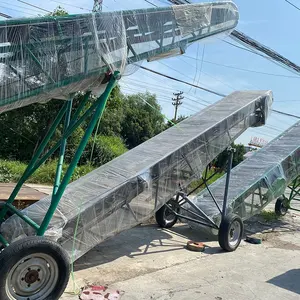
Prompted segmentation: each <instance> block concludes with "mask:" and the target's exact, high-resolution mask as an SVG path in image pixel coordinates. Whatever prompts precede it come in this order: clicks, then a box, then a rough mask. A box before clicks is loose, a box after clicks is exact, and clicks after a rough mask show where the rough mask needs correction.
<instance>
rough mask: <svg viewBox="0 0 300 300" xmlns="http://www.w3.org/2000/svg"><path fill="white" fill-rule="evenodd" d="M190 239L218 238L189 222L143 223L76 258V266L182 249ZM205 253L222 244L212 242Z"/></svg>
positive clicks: (202, 240) (218, 251)
mask: <svg viewBox="0 0 300 300" xmlns="http://www.w3.org/2000/svg"><path fill="white" fill-rule="evenodd" d="M188 240H193V241H197V242H204V243H205V242H208V241H213V240H216V237H215V236H213V235H211V234H209V233H208V232H205V231H203V232H202V231H201V230H193V229H191V228H190V227H189V226H187V225H185V224H182V225H181V224H179V225H177V226H175V227H173V228H170V229H161V228H159V227H158V226H157V225H156V224H151V225H141V226H137V227H135V228H132V229H130V230H127V231H124V232H122V233H120V234H118V235H116V236H114V237H113V238H111V239H109V240H106V241H104V242H103V243H101V244H99V245H98V246H96V247H95V248H93V249H92V250H91V251H89V252H88V253H87V254H85V255H84V256H82V257H81V258H80V259H78V260H77V261H76V262H75V265H74V270H75V271H79V270H83V269H87V268H91V267H94V266H99V265H101V264H105V263H108V262H111V261H114V260H116V259H118V258H119V257H122V256H127V257H130V258H136V257H139V256H144V255H151V254H154V253H163V252H170V251H172V252H173V251H177V250H182V249H184V248H185V247H186V242H187V241H188ZM156 248H157V250H156ZM150 249H151V251H150ZM187 251H188V250H187ZM205 253H206V254H218V253H223V251H222V250H221V249H220V248H219V247H210V246H209V245H208V246H207V248H206V250H205Z"/></svg>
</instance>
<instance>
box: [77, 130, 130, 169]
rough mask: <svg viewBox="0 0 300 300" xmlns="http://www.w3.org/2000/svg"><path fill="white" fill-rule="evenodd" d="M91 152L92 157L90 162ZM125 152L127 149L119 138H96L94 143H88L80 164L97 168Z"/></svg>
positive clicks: (91, 141)
mask: <svg viewBox="0 0 300 300" xmlns="http://www.w3.org/2000/svg"><path fill="white" fill-rule="evenodd" d="M92 150H93V156H92V160H91V161H90V158H91V153H92ZM126 151H127V148H126V146H125V144H124V142H123V140H122V139H121V138H120V137H118V136H103V135H100V136H97V137H96V139H95V141H94V140H92V139H91V140H90V141H89V143H88V145H87V147H86V150H85V152H84V154H83V155H82V158H81V162H80V164H81V165H83V164H89V163H90V164H91V165H92V166H95V167H99V166H101V165H103V164H105V163H107V162H109V161H111V160H112V159H114V158H116V157H118V156H119V155H121V154H123V153H125V152H126Z"/></svg>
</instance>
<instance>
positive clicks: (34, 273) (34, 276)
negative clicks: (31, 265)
mask: <svg viewBox="0 0 300 300" xmlns="http://www.w3.org/2000/svg"><path fill="white" fill-rule="evenodd" d="M38 270H40V269H38ZM38 270H30V271H28V273H27V274H26V275H25V282H26V283H28V284H32V283H35V282H36V281H40V279H39V271H38Z"/></svg>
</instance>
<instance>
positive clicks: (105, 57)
mask: <svg viewBox="0 0 300 300" xmlns="http://www.w3.org/2000/svg"><path fill="white" fill-rule="evenodd" d="M237 22H238V11H237V8H236V6H235V5H234V4H233V3H232V2H229V1H224V2H214V3H201V4H193V5H181V6H174V7H165V8H151V9H143V10H131V11H120V12H105V13H104V12H103V13H98V14H83V15H70V16H64V17H44V18H35V19H19V20H18V19H16V20H14V19H11V20H7V21H0V113H1V112H3V111H6V110H10V109H14V108H17V107H20V106H24V105H28V104H30V103H35V102H45V101H48V100H50V99H52V98H59V99H65V98H68V96H69V94H70V93H72V92H77V91H87V90H93V92H94V93H96V94H97V95H99V94H100V92H99V89H100V88H101V87H102V79H103V76H104V74H105V73H106V72H107V71H108V70H110V71H113V70H118V71H120V72H121V73H123V71H124V68H125V66H126V65H127V64H132V63H135V62H137V61H142V60H145V59H148V60H152V59H155V58H157V57H160V58H163V57H167V56H170V55H179V54H180V53H181V54H182V53H183V52H184V51H185V48H186V47H187V46H188V45H189V44H191V43H193V42H195V41H199V40H200V39H203V38H205V37H208V36H213V35H215V34H219V33H224V32H225V33H226V32H230V30H232V29H234V27H235V26H236V25H237Z"/></svg>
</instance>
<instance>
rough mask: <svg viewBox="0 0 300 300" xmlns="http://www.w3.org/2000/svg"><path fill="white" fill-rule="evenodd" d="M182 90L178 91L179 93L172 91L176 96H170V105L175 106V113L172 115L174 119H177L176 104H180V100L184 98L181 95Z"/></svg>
mask: <svg viewBox="0 0 300 300" xmlns="http://www.w3.org/2000/svg"><path fill="white" fill-rule="evenodd" d="M182 94H183V92H179V93H173V95H174V96H176V98H172V100H173V102H172V105H174V106H175V115H174V121H176V120H177V110H178V106H180V105H181V104H182V102H181V100H183V99H184V97H183V96H182Z"/></svg>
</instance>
